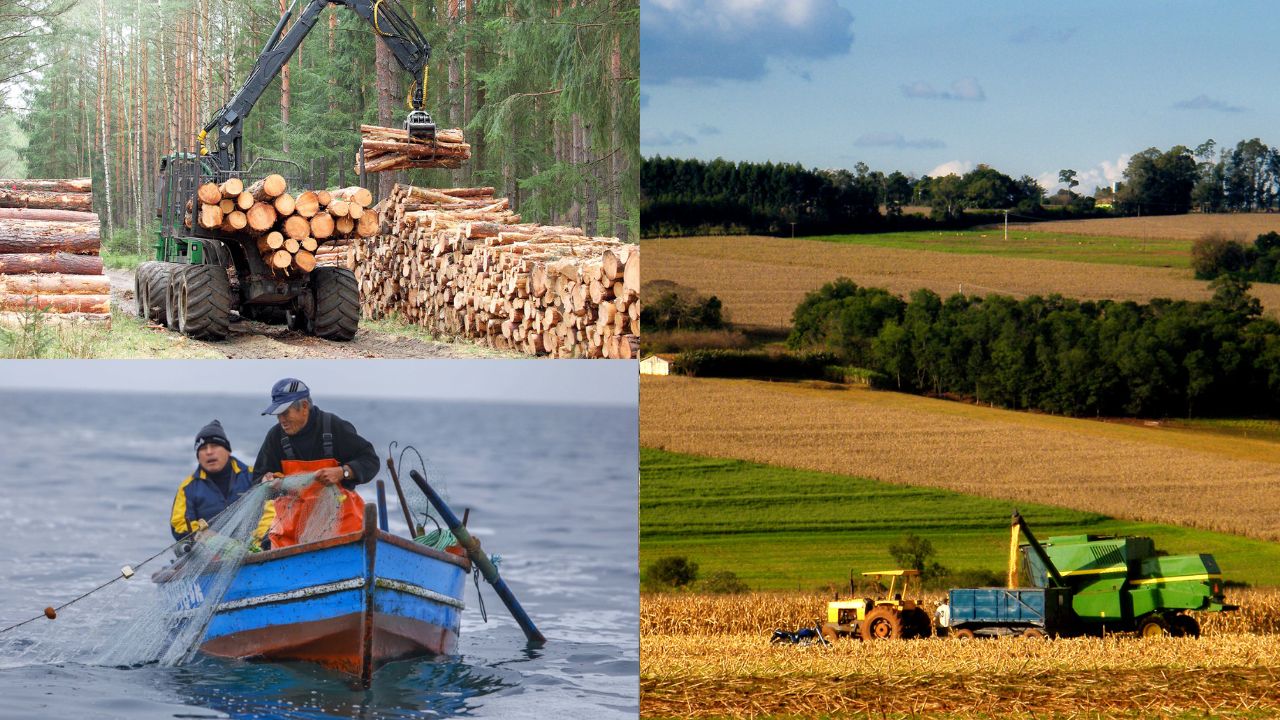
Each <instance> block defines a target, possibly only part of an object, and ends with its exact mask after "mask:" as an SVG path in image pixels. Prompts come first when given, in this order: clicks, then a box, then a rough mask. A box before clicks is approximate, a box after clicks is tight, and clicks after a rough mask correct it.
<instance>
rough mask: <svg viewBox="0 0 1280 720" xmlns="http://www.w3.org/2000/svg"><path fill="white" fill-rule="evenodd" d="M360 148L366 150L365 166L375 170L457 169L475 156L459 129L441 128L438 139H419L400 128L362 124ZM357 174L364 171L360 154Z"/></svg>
mask: <svg viewBox="0 0 1280 720" xmlns="http://www.w3.org/2000/svg"><path fill="white" fill-rule="evenodd" d="M360 149H361V150H362V151H363V152H364V170H365V172H371V173H374V172H389V171H391V170H409V169H411V168H450V169H457V168H460V167H462V163H463V161H464V160H470V159H471V146H470V145H468V144H467V142H466V140H465V139H464V138H463V137H462V131H461V130H458V129H453V130H437V131H436V137H435V139H434V140H419V139H417V138H412V137H409V133H408V131H405V130H401V129H399V128H388V127H378V126H376V125H361V126H360ZM356 174H357V175H359V174H360V160H359V158H357V159H356Z"/></svg>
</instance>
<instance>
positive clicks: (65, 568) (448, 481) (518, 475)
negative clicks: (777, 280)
mask: <svg viewBox="0 0 1280 720" xmlns="http://www.w3.org/2000/svg"><path fill="white" fill-rule="evenodd" d="M263 405H264V403H263V402H262V398H260V397H256V396H255V397H213V396H201V395H185V396H163V395H141V396H138V395H113V394H99V395H92V394H90V395H85V394H50V393H39V394H35V393H24V392H0V468H2V470H0V492H2V493H3V497H0V627H4V626H8V625H10V624H12V623H14V622H16V621H18V620H22V619H26V618H27V617H30V616H32V615H34V614H38V613H39V612H40V610H41V609H42V608H44V607H45V606H46V605H59V604H61V603H62V602H65V601H66V600H68V599H70V598H72V597H75V596H76V595H79V594H80V593H82V592H85V591H87V590H89V589H90V588H92V587H94V586H96V585H98V584H100V583H102V582H104V581H106V580H108V579H110V578H111V577H112V576H114V575H115V574H117V572H118V569H119V568H120V566H122V565H124V564H126V563H136V562H138V561H140V560H142V559H144V558H146V557H149V556H150V555H152V554H154V553H155V552H157V551H159V550H160V549H161V548H163V547H165V546H166V545H167V544H169V543H170V542H171V538H170V535H169V532H168V527H167V518H168V514H169V509H170V505H171V503H172V501H173V495H174V491H175V490H176V488H177V485H178V483H179V482H180V481H181V480H182V478H184V477H185V476H186V475H187V474H188V473H190V472H191V470H192V469H193V468H194V467H195V458H194V454H193V452H192V449H191V441H192V438H193V437H194V435H195V432H196V431H197V430H198V429H199V428H200V427H201V426H203V425H204V424H205V423H206V422H208V421H209V420H210V419H212V418H215V417H216V418H218V419H220V420H221V421H222V423H223V425H224V427H225V428H226V429H227V432H228V435H229V436H230V439H231V444H232V447H233V448H234V454H235V455H236V456H238V457H240V458H242V459H243V460H245V461H246V462H253V459H254V457H255V456H256V454H257V449H258V445H259V444H260V443H261V440H262V438H263V437H264V435H265V434H266V431H267V429H268V428H269V427H270V422H271V418H264V417H261V416H259V415H258V412H259V411H260V410H261V407H260V406H263ZM317 405H318V406H319V407H321V408H324V409H326V410H330V411H333V412H336V413H338V414H339V415H341V416H343V417H344V418H346V419H348V420H351V421H352V422H353V423H355V425H356V427H357V429H358V430H359V431H360V432H361V434H363V435H364V436H365V437H367V438H368V439H369V440H370V441H372V442H373V444H374V446H375V447H376V448H378V451H379V454H380V455H381V456H383V458H384V460H385V455H386V452H387V449H386V448H387V445H388V443H389V442H391V441H392V440H397V441H399V443H400V444H401V445H402V446H403V445H404V444H412V445H415V446H416V447H417V448H418V449H419V450H420V451H421V452H422V454H423V455H424V456H425V457H426V459H427V470H428V477H429V478H430V479H432V480H433V481H435V482H436V483H438V484H442V485H443V486H444V488H445V489H446V491H447V493H448V498H449V500H450V503H451V504H452V505H453V506H454V508H455V510H458V511H459V512H461V509H462V508H463V507H469V508H471V510H472V514H471V520H470V523H469V527H470V528H471V530H472V532H473V533H475V534H476V535H477V536H479V537H480V538H481V539H482V541H483V542H484V546H485V548H486V549H487V550H488V551H489V552H491V553H497V554H499V555H501V556H502V558H503V561H502V573H503V576H504V577H505V578H506V579H507V581H508V583H509V584H510V585H511V587H512V589H513V591H514V592H515V594H516V597H517V598H519V599H520V600H521V602H522V604H523V605H524V606H525V609H526V610H528V612H529V614H530V615H531V616H532V617H533V619H534V621H535V622H536V623H537V624H538V626H539V629H541V630H542V631H543V633H544V634H545V635H546V636H547V638H548V640H549V642H548V643H547V645H546V646H545V647H544V648H541V649H529V648H528V647H527V646H526V644H525V643H524V639H523V635H522V634H521V632H520V630H519V628H518V627H517V626H516V624H515V622H514V621H513V620H511V619H510V617H509V616H508V615H507V613H506V610H505V608H503V606H502V604H501V601H500V600H498V598H497V596H496V595H494V594H493V592H492V590H491V589H490V588H489V587H488V586H487V585H484V584H483V583H482V588H483V589H482V591H481V593H482V594H483V596H484V601H485V606H486V609H487V610H488V622H487V623H486V622H484V621H483V620H482V619H481V613H480V611H479V605H478V602H477V597H476V588H475V587H474V586H471V585H470V584H469V587H468V591H467V597H466V602H467V611H466V612H465V613H464V619H463V625H462V634H461V642H460V644H459V653H460V654H459V655H458V656H456V657H449V658H436V659H426V660H418V661H405V662H399V663H393V664H391V665H388V666H387V667H385V668H383V669H381V670H380V671H379V672H378V673H377V674H376V675H375V677H374V684H373V687H372V688H370V689H369V690H354V689H352V688H351V687H350V686H349V685H348V684H347V683H346V682H345V681H344V680H343V679H342V677H341V676H338V675H334V674H331V673H328V672H326V671H323V670H320V669H318V668H315V667H313V666H309V665H305V664H287V665H280V664H265V663H246V662H228V661H221V660H214V659H208V658H202V659H200V660H197V661H196V662H194V663H192V664H190V665H186V666H183V667H178V668H169V667H159V666H155V665H148V666H142V667H137V668H113V667H100V666H94V665H89V664H85V663H84V662H83V658H80V657H77V656H75V654H74V653H72V654H71V656H70V657H67V658H66V659H64V660H62V661H59V662H54V663H48V662H39V663H31V662H30V661H26V660H22V659H20V658H18V657H16V656H13V655H10V656H8V657H6V656H5V655H4V654H3V653H0V717H3V718H76V719H77V720H84V719H86V718H131V719H134V718H136V719H139V720H145V719H149V718H224V717H234V718H258V717H262V718H267V717H271V718H275V717H279V718H331V717H344V718H345V717H358V718H408V717H415V718H416V717H452V716H478V717H497V716H500V717H504V718H505V717H510V718H523V717H529V718H533V717H538V718H546V717H557V718H624V717H627V718H634V717H636V716H637V714H638V708H639V700H638V692H639V689H638V675H639V599H638V594H637V587H638V578H637V558H636V537H637V529H636V477H637V466H638V450H637V436H638V428H637V416H636V410H635V408H634V407H631V408H589V407H563V406H532V405H499V404H452V403H431V402H421V401H413V402H409V401H388V400H363V401H353V400H349V399H337V400H331V401H325V400H324V399H323V398H317ZM405 474H406V475H407V470H406V471H405ZM379 477H382V478H384V479H386V480H387V481H388V494H390V495H391V496H392V499H391V501H390V517H391V530H392V532H395V533H398V534H404V530H405V525H404V521H403V518H398V517H397V516H398V515H399V511H398V507H397V506H396V504H395V500H394V492H393V491H392V490H391V488H390V479H389V477H386V473H385V471H384V473H383V475H381V476H379ZM361 494H362V495H363V496H364V497H365V499H366V500H373V499H374V486H373V483H370V484H368V485H364V486H361ZM148 567H149V568H153V567H158V566H154V565H153V566H148ZM142 577H143V574H142V573H139V576H138V577H136V578H135V579H134V580H132V581H130V582H134V583H136V582H138V581H139V579H141V578H142ZM78 608H80V606H79V605H74V606H72V607H71V608H68V609H67V610H65V611H64V612H63V614H62V617H60V618H59V620H56V621H54V622H57V623H62V622H64V620H65V621H66V622H69V623H75V624H77V625H79V626H81V627H84V628H85V632H87V633H90V634H91V633H93V632H95V628H102V629H103V631H104V632H105V631H106V630H105V629H106V628H108V627H112V626H113V623H112V622H111V620H112V619H111V618H108V617H104V616H105V615H109V614H110V612H109V609H108V610H104V609H103V608H101V607H96V606H94V605H93V604H92V603H88V602H87V603H86V605H85V608H86V609H85V611H84V613H83V614H81V615H79V616H77V615H76V613H77V611H78ZM116 619H118V618H116ZM48 622H49V621H47V620H43V619H41V620H39V621H37V622H36V623H33V624H32V625H29V626H26V627H25V628H23V629H22V630H21V631H18V632H25V631H27V630H28V629H30V630H31V631H32V632H33V633H39V632H41V629H42V627H46V626H47V623H48ZM114 624H118V623H114ZM109 640H110V639H109V638H105V639H104V641H109Z"/></svg>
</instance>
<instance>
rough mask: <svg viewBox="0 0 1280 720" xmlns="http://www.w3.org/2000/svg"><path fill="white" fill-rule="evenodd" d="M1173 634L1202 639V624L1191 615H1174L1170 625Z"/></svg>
mask: <svg viewBox="0 0 1280 720" xmlns="http://www.w3.org/2000/svg"><path fill="white" fill-rule="evenodd" d="M1169 625H1170V629H1172V630H1173V634H1174V635H1176V636H1179V637H1193V638H1198V637H1200V623H1199V622H1197V621H1196V619H1195V618H1193V617H1191V616H1190V615H1174V616H1173V620H1172V621H1171V622H1170V623H1169Z"/></svg>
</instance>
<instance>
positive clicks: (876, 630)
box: [862, 605, 903, 640]
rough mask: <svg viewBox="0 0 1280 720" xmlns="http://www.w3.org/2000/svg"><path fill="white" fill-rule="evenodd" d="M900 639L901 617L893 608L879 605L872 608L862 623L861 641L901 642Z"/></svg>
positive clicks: (901, 630) (901, 635)
mask: <svg viewBox="0 0 1280 720" xmlns="http://www.w3.org/2000/svg"><path fill="white" fill-rule="evenodd" d="M902 637H903V623H902V615H901V614H900V613H899V612H898V609H897V608H895V607H892V606H889V605H880V606H878V607H875V608H872V609H871V612H869V613H867V617H866V619H865V620H863V622H862V639H863V640H901V639H902Z"/></svg>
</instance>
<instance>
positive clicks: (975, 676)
mask: <svg viewBox="0 0 1280 720" xmlns="http://www.w3.org/2000/svg"><path fill="white" fill-rule="evenodd" d="M643 602H644V601H643V600H642V604H643ZM793 629H794V628H793ZM768 638H769V632H768V630H765V631H762V632H753V633H750V634H742V633H739V634H721V635H714V636H705V635H688V634H683V633H677V634H664V635H658V634H649V633H646V632H644V631H642V632H641V635H640V714H641V716H642V717H646V718H659V717H681V718H687V717H694V718H709V717H725V718H748V717H749V718H765V717H799V716H804V717H835V716H846V715H852V714H855V713H856V714H859V715H864V716H868V717H883V718H901V717H920V716H921V715H922V714H926V713H927V714H928V715H929V716H932V717H966V718H967V717H983V718H991V717H1001V718H1004V717H1016V718H1026V717H1100V716H1101V717H1135V718H1151V717H1166V718H1167V717H1230V718H1266V717H1275V715H1276V713H1277V711H1278V710H1280V636H1276V635H1252V634H1207V635H1206V636H1205V637H1201V638H1199V639H1196V638H1151V639H1141V640H1140V639H1137V638H1132V637H1124V636H1115V635H1113V636H1109V637H1106V638H1075V639H1071V640H1052V641H1044V640H1026V639H1022V638H1016V639H1009V640H990V641H974V642H961V641H957V640H951V639H947V638H927V639H921V640H910V641H886V642H876V643H861V642H858V641H853V640H849V641H839V642H837V643H836V644H835V645H832V646H805V647H800V646H792V645H772V644H770V642H769V639H768Z"/></svg>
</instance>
